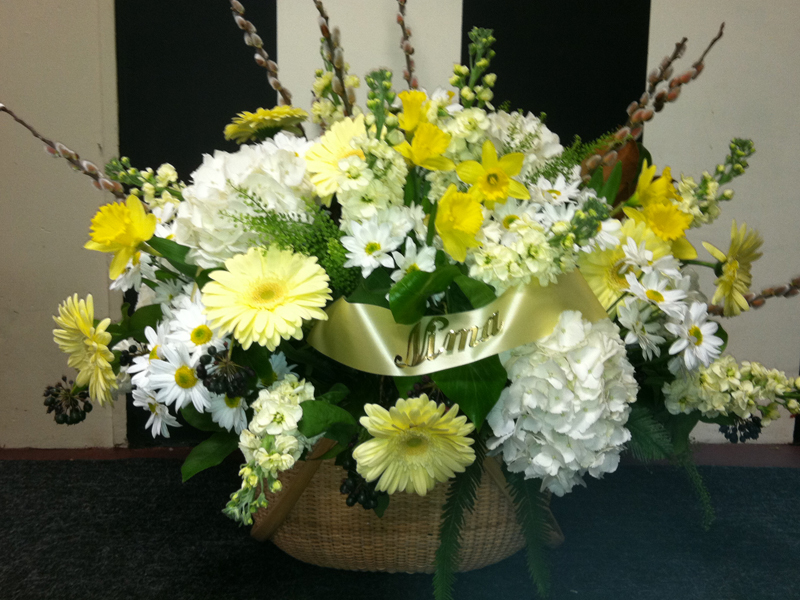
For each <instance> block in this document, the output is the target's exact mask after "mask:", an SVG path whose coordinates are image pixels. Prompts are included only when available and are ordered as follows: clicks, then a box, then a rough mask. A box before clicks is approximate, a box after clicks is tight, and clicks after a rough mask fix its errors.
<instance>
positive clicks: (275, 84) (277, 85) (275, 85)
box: [267, 75, 283, 91]
mask: <svg viewBox="0 0 800 600" xmlns="http://www.w3.org/2000/svg"><path fill="white" fill-rule="evenodd" d="M267 81H268V82H269V86H270V87H271V88H272V89H273V90H275V91H280V90H281V88H282V87H283V86H282V85H281V82H280V81H278V79H277V78H276V77H273V76H272V75H268V76H267Z"/></svg>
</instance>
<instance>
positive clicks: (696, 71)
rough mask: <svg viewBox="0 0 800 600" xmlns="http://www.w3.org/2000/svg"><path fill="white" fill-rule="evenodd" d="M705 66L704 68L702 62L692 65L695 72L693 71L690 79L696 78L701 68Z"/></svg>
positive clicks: (701, 70)
mask: <svg viewBox="0 0 800 600" xmlns="http://www.w3.org/2000/svg"><path fill="white" fill-rule="evenodd" d="M705 68H706V66H705V65H704V64H703V63H700V64H699V65H694V71H695V73H694V77H692V79H697V76H698V75H700V73H702V72H703V69H705Z"/></svg>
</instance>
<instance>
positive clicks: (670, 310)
mask: <svg viewBox="0 0 800 600" xmlns="http://www.w3.org/2000/svg"><path fill="white" fill-rule="evenodd" d="M625 280H626V281H627V282H628V291H629V292H630V293H631V294H633V295H634V296H636V297H637V298H639V299H640V300H644V301H645V302H648V303H650V304H653V305H655V306H657V307H658V308H659V309H660V310H661V311H662V312H664V313H665V314H667V315H669V316H670V317H672V318H674V319H680V318H682V316H683V312H684V311H685V310H686V303H685V302H682V300H683V299H684V298H686V292H684V291H683V290H668V289H666V288H667V285H668V284H669V280H668V279H665V278H663V277H661V276H660V275H659V274H658V273H657V272H655V271H653V272H650V273H647V274H645V276H644V277H642V281H641V282H639V280H638V279H636V275H635V274H634V273H628V274H627V275H626V276H625Z"/></svg>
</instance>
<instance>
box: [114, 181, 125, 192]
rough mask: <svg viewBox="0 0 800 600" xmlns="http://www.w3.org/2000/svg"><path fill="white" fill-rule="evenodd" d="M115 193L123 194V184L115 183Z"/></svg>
mask: <svg viewBox="0 0 800 600" xmlns="http://www.w3.org/2000/svg"><path fill="white" fill-rule="evenodd" d="M114 191H115V192H119V193H122V192H123V188H122V184H121V183H120V182H119V181H115V182H114Z"/></svg>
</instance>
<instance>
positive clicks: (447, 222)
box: [435, 184, 483, 262]
mask: <svg viewBox="0 0 800 600" xmlns="http://www.w3.org/2000/svg"><path fill="white" fill-rule="evenodd" d="M435 224H436V232H437V233H438V234H439V236H440V237H441V238H442V242H444V250H445V252H447V253H448V254H449V255H450V256H452V257H453V258H454V259H456V260H457V261H458V262H464V260H466V258H467V248H477V247H478V246H480V245H481V243H480V242H479V241H478V240H477V239H475V235H476V234H477V233H478V231H480V229H481V225H482V224H483V210H482V209H481V205H480V202H478V201H477V200H476V199H475V198H474V197H473V196H472V195H470V194H464V193H462V192H459V191H458V188H457V187H456V186H455V184H450V187H448V188H447V191H446V192H445V193H444V196H442V199H441V200H439V207H438V209H437V211H436V223H435Z"/></svg>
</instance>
